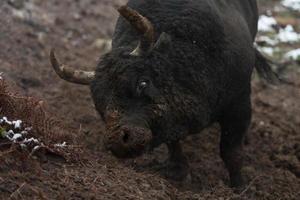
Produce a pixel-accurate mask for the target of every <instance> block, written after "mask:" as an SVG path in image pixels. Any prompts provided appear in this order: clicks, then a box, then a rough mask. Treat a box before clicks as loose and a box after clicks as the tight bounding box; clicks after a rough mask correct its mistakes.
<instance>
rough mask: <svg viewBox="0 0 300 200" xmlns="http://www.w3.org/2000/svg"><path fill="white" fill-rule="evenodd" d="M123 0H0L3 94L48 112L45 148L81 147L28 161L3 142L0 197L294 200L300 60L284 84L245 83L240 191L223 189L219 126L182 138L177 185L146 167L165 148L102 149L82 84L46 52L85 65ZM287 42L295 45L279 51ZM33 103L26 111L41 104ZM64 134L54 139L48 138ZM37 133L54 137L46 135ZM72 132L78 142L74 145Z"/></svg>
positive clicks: (90, 64)
mask: <svg viewBox="0 0 300 200" xmlns="http://www.w3.org/2000/svg"><path fill="white" fill-rule="evenodd" d="M12 2H19V3H12ZM125 2H126V1H125V0H101V1H94V0H86V1H72V0H65V1H59V0H52V1H42V0H27V1H25V0H23V1H22V0H19V1H10V0H7V1H1V2H0V24H1V25H2V26H1V28H0V46H1V48H0V72H3V73H4V75H3V77H4V78H5V80H6V81H7V83H8V84H9V85H10V89H11V91H18V93H19V94H18V95H14V96H13V97H12V98H13V100H16V99H18V98H21V99H27V98H25V97H24V96H34V97H35V98H37V99H41V100H43V101H42V102H43V106H45V107H46V108H47V109H46V111H45V113H44V114H43V115H46V116H55V117H54V122H55V123H54V124H51V125H50V126H47V127H48V130H47V131H45V130H44V129H41V130H38V131H36V132H35V133H33V134H34V136H36V137H40V138H41V139H42V140H45V141H46V142H48V143H49V144H55V143H62V142H64V141H67V142H68V144H76V145H80V147H81V148H80V159H77V160H69V161H66V160H64V159H61V157H60V156H52V157H51V156H50V157H49V156H46V158H47V159H42V158H40V157H36V158H30V159H28V156H26V154H24V153H23V152H20V151H15V150H14V149H12V148H11V147H9V148H6V149H5V150H2V149H1V151H0V153H1V157H0V158H1V163H4V164H1V167H0V197H1V199H9V198H12V199H22V198H23V199H270V200H274V199H299V198H300V193H299V188H300V178H299V177H300V167H299V166H300V146H299V144H300V133H299V130H300V117H299V113H300V102H299V99H300V80H299V78H298V77H299V65H297V64H295V63H294V64H293V65H291V66H290V67H289V69H288V70H286V71H285V76H286V78H287V79H288V80H289V82H290V84H283V85H278V86H268V85H265V84H263V83H261V82H258V81H254V82H253V98H252V103H253V111H254V112H253V122H252V126H251V129H250V131H249V134H248V138H247V141H246V144H245V151H246V161H245V167H244V169H243V174H244V176H245V177H246V178H247V180H248V186H247V187H246V188H245V190H244V191H242V193H239V194H234V193H233V192H232V190H231V189H230V188H229V187H228V186H227V185H228V181H229V180H228V175H227V171H226V170H225V168H224V165H223V163H222V161H221V159H220V158H219V148H218V146H219V130H218V127H217V126H216V127H213V128H211V129H208V130H205V131H204V132H203V133H202V134H199V135H195V136H192V137H189V138H187V139H186V140H185V141H183V142H182V144H183V147H184V151H185V154H186V155H187V157H188V160H189V163H190V167H191V170H190V177H189V178H188V179H187V180H185V181H183V182H174V181H171V180H167V179H165V178H163V177H161V176H160V173H159V172H158V171H154V170H153V169H151V167H147V166H148V164H149V163H157V162H162V160H163V159H164V158H165V155H166V149H165V148H164V147H161V148H159V149H157V150H155V152H153V153H151V154H147V155H144V156H143V157H141V158H138V159H135V160H126V161H122V160H121V161H120V160H117V159H115V158H114V157H113V156H111V155H110V154H109V153H107V152H105V151H104V150H103V149H102V143H101V132H102V131H103V128H104V126H103V123H102V122H101V121H100V119H99V117H98V116H97V113H96V112H95V110H94V107H93V104H92V101H91V98H90V94H89V93H90V92H89V89H88V88H86V87H82V86H77V85H72V84H69V83H66V82H64V81H62V80H60V79H59V78H58V77H57V76H56V75H55V73H54V72H53V71H52V69H51V68H50V66H49V61H48V54H49V50H50V48H52V47H55V48H56V51H57V53H58V57H59V58H60V59H61V60H64V61H65V62H67V63H68V64H69V65H72V66H74V67H80V68H82V67H83V68H86V69H93V68H94V67H95V65H96V63H97V60H98V58H99V56H100V55H101V54H102V53H104V52H105V48H104V47H103V46H102V45H101V41H102V40H103V39H104V40H106V39H109V38H111V36H112V33H113V27H114V24H115V21H116V17H117V12H116V11H115V9H114V6H116V5H121V4H124V3H125ZM270 2H271V3H270ZM274 3H278V1H262V2H261V5H262V8H263V12H266V10H268V9H273V8H274ZM291 46H292V47H294V46H295V44H292V45H288V46H286V47H287V48H291ZM284 48H285V47H284ZM13 93H15V92H13ZM15 97H17V98H15ZM34 102H35V104H34V105H32V106H30V108H34V107H35V106H39V104H40V102H41V101H40V100H36V101H34ZM1 103H3V102H2V101H1ZM0 105H3V104H0ZM13 107H14V106H13ZM5 109H7V107H5V108H4V107H3V106H2V107H1V115H8V117H10V118H12V120H16V119H17V118H23V120H25V119H29V118H27V117H25V115H22V114H24V113H25V112H22V111H18V112H15V113H8V112H6V111H5ZM8 111H11V109H8ZM35 112H36V111H34V112H33V113H35ZM37 113H38V112H37ZM50 113H51V114H50ZM30 116H36V114H32V115H30ZM37 116H39V115H37ZM46 118H47V117H46ZM38 119H40V118H37V119H36V120H38ZM47 119H48V118H47ZM25 121H26V120H25ZM29 121H32V120H29ZM46 121H47V122H51V121H52V120H46ZM58 122H59V123H58ZM57 124H60V125H58V126H57V127H59V128H58V130H57V128H55V127H56V125H57ZM61 126H63V127H61ZM35 127H37V128H39V127H40V128H41V126H35ZM62 130H64V131H63V132H62V133H61V134H58V135H60V136H59V137H53V135H55V133H58V131H62ZM45 132H48V133H49V132H50V133H52V134H50V135H48V136H47V135H46V136H47V137H44V136H45V135H44V134H43V133H45ZM61 135H64V136H63V137H61ZM50 136H51V137H50ZM76 138H80V142H79V144H77V142H76V141H77V140H76ZM74 148H75V147H74ZM12 150H14V151H12ZM76 151H77V150H76V149H73V151H70V152H69V151H68V153H70V154H71V155H73V154H76ZM2 158H5V159H2ZM3 166H6V167H5V168H3Z"/></svg>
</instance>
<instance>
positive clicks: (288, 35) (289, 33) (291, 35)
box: [277, 25, 300, 43]
mask: <svg viewBox="0 0 300 200" xmlns="http://www.w3.org/2000/svg"><path fill="white" fill-rule="evenodd" d="M277 38H278V40H279V41H280V42H286V43H289V42H298V41H300V34H298V33H297V32H295V31H294V28H293V26H292V25H287V26H286V27H285V28H284V29H280V30H279V33H278V35H277Z"/></svg>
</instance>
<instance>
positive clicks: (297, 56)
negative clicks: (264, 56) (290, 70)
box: [284, 49, 300, 60]
mask: <svg viewBox="0 0 300 200" xmlns="http://www.w3.org/2000/svg"><path fill="white" fill-rule="evenodd" d="M284 58H285V59H289V60H300V49H295V50H292V51H289V52H287V53H286V54H285V55H284Z"/></svg>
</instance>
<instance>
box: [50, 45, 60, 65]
mask: <svg viewBox="0 0 300 200" xmlns="http://www.w3.org/2000/svg"><path fill="white" fill-rule="evenodd" d="M50 62H51V65H52V67H53V68H54V69H57V68H59V63H58V60H57V59H56V56H55V50H54V48H52V49H51V50H50Z"/></svg>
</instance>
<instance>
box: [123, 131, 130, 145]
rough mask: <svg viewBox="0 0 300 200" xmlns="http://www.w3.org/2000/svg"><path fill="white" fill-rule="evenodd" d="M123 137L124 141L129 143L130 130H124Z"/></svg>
mask: <svg viewBox="0 0 300 200" xmlns="http://www.w3.org/2000/svg"><path fill="white" fill-rule="evenodd" d="M122 139H123V142H124V143H127V142H128V141H129V132H128V131H124V134H123V138H122Z"/></svg>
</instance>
